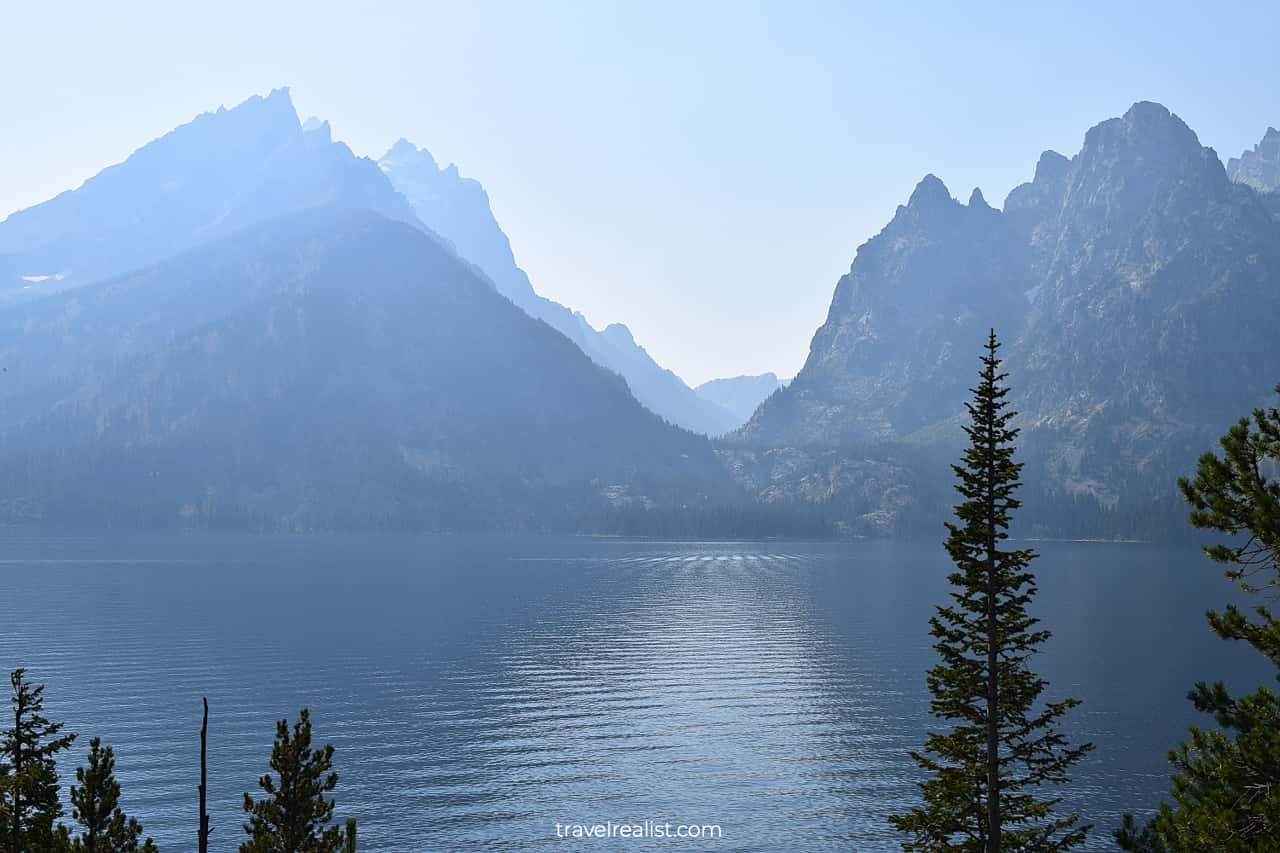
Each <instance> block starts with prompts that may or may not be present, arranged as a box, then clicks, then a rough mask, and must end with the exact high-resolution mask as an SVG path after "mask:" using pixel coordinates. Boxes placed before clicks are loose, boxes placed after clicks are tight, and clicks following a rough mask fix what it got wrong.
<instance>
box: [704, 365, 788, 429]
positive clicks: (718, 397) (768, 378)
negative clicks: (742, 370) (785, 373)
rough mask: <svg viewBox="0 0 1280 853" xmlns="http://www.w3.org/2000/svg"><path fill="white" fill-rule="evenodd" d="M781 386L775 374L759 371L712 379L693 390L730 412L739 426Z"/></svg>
mask: <svg viewBox="0 0 1280 853" xmlns="http://www.w3.org/2000/svg"><path fill="white" fill-rule="evenodd" d="M781 387H782V383H781V382H779V381H778V377H777V376H775V375H774V374H772V373H761V374H758V375H756V376H731V377H727V378H724V379H712V380H710V381H709V382H703V383H702V384H701V385H699V386H698V387H697V388H695V389H693V390H694V391H695V392H697V394H698V396H699V397H701V398H702V399H704V400H709V401H710V402H712V403H715V404H716V405H717V406H720V407H721V408H722V409H725V410H726V411H728V412H731V413H732V414H733V415H734V417H736V418H737V419H738V426H741V425H742V424H744V423H746V422H747V420H748V419H750V417H751V415H752V414H753V413H754V412H755V410H756V407H757V406H759V405H760V404H761V403H762V402H764V400H765V399H766V398H767V397H768V396H769V395H770V394H772V393H773V392H774V391H777V390H778V389H779V388H781Z"/></svg>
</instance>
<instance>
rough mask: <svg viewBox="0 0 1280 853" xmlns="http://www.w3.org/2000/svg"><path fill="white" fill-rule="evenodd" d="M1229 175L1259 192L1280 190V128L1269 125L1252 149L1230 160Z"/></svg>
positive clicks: (1228, 162) (1228, 164)
mask: <svg viewBox="0 0 1280 853" xmlns="http://www.w3.org/2000/svg"><path fill="white" fill-rule="evenodd" d="M1227 177H1229V178H1231V180H1233V181H1235V182H1236V183H1238V184H1244V185H1246V186H1250V187H1253V188H1254V189H1255V190H1258V191H1259V192H1275V191H1276V190H1280V130H1276V129H1275V128H1274V127H1268V128H1267V132H1266V134H1265V135H1264V136H1263V137H1262V141H1261V142H1259V143H1258V144H1257V145H1255V146H1253V150H1252V151H1245V152H1244V153H1243V154H1241V155H1240V156H1239V157H1232V158H1231V159H1230V160H1228V161H1227Z"/></svg>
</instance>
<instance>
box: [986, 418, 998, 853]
mask: <svg viewBox="0 0 1280 853" xmlns="http://www.w3.org/2000/svg"><path fill="white" fill-rule="evenodd" d="M988 438H989V440H988V450H987V452H988V454H989V456H988V459H989V460H990V461H989V462H988V463H987V464H988V482H987V488H988V489H990V490H991V491H990V492H989V493H988V495H989V497H988V498H987V535H988V537H989V538H988V539H987V853H1000V740H999V713H1000V679H999V674H998V672H997V670H996V666H997V664H998V661H997V657H996V651H997V649H996V641H997V639H998V637H999V634H998V626H997V624H996V508H995V479H996V472H995V451H996V440H995V432H994V430H993V429H990V428H989V429H988Z"/></svg>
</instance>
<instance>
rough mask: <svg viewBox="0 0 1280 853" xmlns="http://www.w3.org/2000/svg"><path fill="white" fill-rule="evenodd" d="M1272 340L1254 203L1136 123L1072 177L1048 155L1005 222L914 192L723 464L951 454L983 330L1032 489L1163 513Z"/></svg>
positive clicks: (1268, 241) (1272, 279)
mask: <svg viewBox="0 0 1280 853" xmlns="http://www.w3.org/2000/svg"><path fill="white" fill-rule="evenodd" d="M1277 322H1280V228H1277V220H1276V219H1275V218H1274V217H1273V215H1272V213H1271V211H1270V210H1269V209H1268V206H1267V204H1266V203H1265V201H1264V200H1263V198H1261V197H1260V195H1259V194H1258V193H1257V192H1255V191H1254V190H1253V189H1250V188H1248V187H1245V186H1241V185H1238V184H1235V183H1232V182H1231V181H1230V180H1228V177H1227V171H1226V169H1224V167H1223V166H1222V164H1221V162H1220V161H1219V160H1218V158H1217V156H1216V155H1215V154H1214V152H1213V151H1212V150H1211V149H1208V148H1205V147H1203V146H1201V145H1200V143H1199V140H1198V139H1197V138H1196V135H1195V134H1194V132H1192V131H1191V129H1190V128H1188V127H1187V126H1186V125H1185V124H1184V123H1183V122H1182V121H1181V120H1180V119H1179V118H1178V117H1177V116H1174V115H1172V114H1170V113H1169V111H1168V110H1166V109H1165V108H1164V107H1162V106H1160V105H1158V104H1153V103H1139V104H1135V105H1134V106H1133V108H1131V109H1130V110H1129V111H1128V112H1127V113H1125V115H1124V116H1122V117H1120V118H1115V119H1111V120H1108V121H1105V122H1103V123H1102V124H1099V125H1098V126H1096V127H1094V128H1093V129H1092V130H1090V131H1089V132H1088V134H1087V135H1086V137H1085V140H1084V144H1083V146H1082V148H1081V150H1080V152H1079V153H1078V154H1077V155H1076V156H1075V157H1073V158H1071V159H1070V160H1068V159H1067V158H1065V157H1062V156H1061V155H1058V154H1055V153H1053V152H1046V153H1045V154H1044V155H1043V156H1042V157H1041V158H1040V162H1039V164H1038V166H1037V168H1036V174H1035V177H1034V179H1033V180H1032V181H1030V182H1029V183H1027V184H1024V185H1022V186H1020V187H1018V188H1016V189H1015V190H1013V191H1012V192H1011V193H1010V194H1009V197H1008V198H1007V199H1006V201H1005V204H1004V206H1003V210H1002V211H995V210H992V209H990V208H988V207H987V206H986V205H985V204H983V203H982V202H981V199H980V198H976V199H974V200H972V201H971V202H970V204H969V205H967V206H966V205H960V204H959V203H957V202H955V201H954V200H952V199H951V198H950V197H949V196H948V195H947V193H946V192H945V190H944V189H943V188H942V185H941V183H940V182H938V181H937V180H936V179H934V178H932V177H929V178H926V179H925V180H924V181H922V182H921V184H920V186H919V187H917V189H916V191H915V193H913V194H912V197H911V200H910V201H909V203H908V204H907V205H906V206H905V207H902V208H899V209H898V212H897V214H896V215H895V217H894V219H893V220H892V221H891V222H890V224H889V225H888V226H887V227H886V228H885V230H884V231H883V232H881V233H880V234H879V235H877V236H876V237H874V238H873V239H872V240H870V241H868V243H867V244H865V245H864V246H862V247H861V248H860V249H859V250H858V254H857V257H856V258H855V260H854V263H853V267H852V269H851V271H850V273H849V275H847V276H845V277H844V278H843V279H841V281H840V283H839V284H838V285H837V287H836V293H835V297H834V299H833V300H832V306H831V311H830V314H829V316H828V319H827V322H826V323H825V324H824V325H823V327H822V328H821V329H819V331H818V333H817V335H815V337H814V340H813V344H812V347H811V350H810V354H809V358H808V360H807V362H806V364H805V367H804V369H803V370H802V371H801V373H800V375H799V376H797V377H796V379H795V381H794V382H793V383H792V384H791V386H790V387H788V388H787V389H785V390H784V391H783V392H780V393H779V394H777V395H775V396H774V397H773V398H771V399H770V400H769V401H768V402H767V403H766V404H765V405H764V406H762V407H761V409H760V410H759V411H758V412H757V413H756V415H755V417H753V418H752V420H751V421H750V422H749V423H748V424H747V425H746V426H745V427H744V428H743V429H742V430H741V431H740V432H739V433H737V434H735V435H734V436H733V443H732V444H731V446H733V445H737V446H738V447H749V448H753V449H754V450H755V451H756V452H757V453H758V452H760V450H761V449H762V448H770V449H772V450H773V452H775V453H776V452H777V449H778V448H794V449H800V448H805V449H809V450H810V451H812V449H814V448H820V447H824V446H825V447H831V446H839V447H844V448H863V449H865V448H867V447H871V446H872V445H874V444H875V443H880V444H882V445H883V444H885V443H902V442H906V443H914V444H916V445H918V446H934V447H936V446H939V445H945V444H947V443H953V444H954V443H958V442H959V441H960V439H961V436H960V434H959V431H958V422H959V420H960V419H961V417H962V414H963V402H964V399H965V398H966V396H967V391H966V389H967V388H968V387H969V386H970V384H971V380H972V377H973V375H974V371H975V370H976V364H977V362H976V356H977V353H978V351H979V348H980V346H981V341H982V336H983V333H984V332H985V330H986V329H987V328H988V327H991V326H993V327H995V328H996V329H997V331H998V332H999V333H1000V335H1001V337H1002V339H1003V340H1004V341H1005V342H1006V344H1007V347H1006V349H1005V350H1004V353H1005V355H1006V357H1007V369H1008V372H1009V374H1010V381H1011V383H1012V386H1013V389H1014V396H1013V401H1014V404H1015V406H1016V407H1017V408H1018V410H1019V411H1020V412H1021V413H1022V415H1021V418H1020V426H1021V427H1022V428H1023V430H1024V434H1023V439H1022V441H1023V457H1024V459H1026V460H1027V461H1028V467H1027V471H1026V476H1027V479H1028V481H1029V482H1030V483H1031V485H1032V488H1033V489H1034V490H1035V491H1036V492H1037V493H1039V494H1044V495H1058V496H1067V497H1074V496H1085V497H1087V498H1088V499H1089V500H1091V501H1096V502H1097V503H1098V504H1099V505H1102V506H1107V507H1117V506H1121V505H1123V504H1125V502H1126V501H1127V502H1128V503H1129V504H1130V505H1132V504H1134V503H1135V502H1140V501H1142V500H1146V499H1149V498H1151V497H1152V496H1153V495H1157V494H1164V493H1167V492H1169V491H1170V490H1171V488H1172V482H1173V478H1174V477H1175V476H1176V475H1177V474H1178V473H1181V472H1182V471H1184V470H1185V469H1186V466H1187V465H1189V464H1191V463H1192V461H1193V460H1194V458H1195V456H1196V455H1197V454H1198V453H1199V452H1201V451H1202V450H1204V449H1206V448H1207V447H1208V446H1209V445H1210V443H1211V442H1212V440H1213V437H1214V436H1216V435H1218V434H1220V433H1221V432H1222V431H1223V430H1224V429H1225V428H1226V426H1227V425H1228V424H1229V423H1230V422H1231V421H1232V420H1233V419H1234V418H1236V417H1237V416H1239V415H1240V414H1242V413H1244V412H1246V411H1248V410H1249V409H1250V408H1251V407H1252V406H1254V405H1256V404H1258V403H1259V402H1261V401H1263V400H1265V399H1266V397H1267V396H1268V395H1269V392H1270V389H1271V387H1272V386H1273V385H1274V384H1275V383H1276V381H1277V379H1280V376H1277V374H1276V368H1275V366H1276V365H1277V364H1280V339H1277V338H1276V336H1275V335H1274V329H1275V328H1276V327H1277ZM852 452H853V451H850V453H852ZM857 452H858V453H863V452H864V450H861V449H860V450H858V451H857ZM867 452H871V451H867ZM871 455H872V456H873V457H874V456H875V452H871ZM821 473H822V471H821V470H819V469H813V468H809V469H804V468H803V466H801V467H800V468H799V469H797V470H796V471H793V472H791V473H789V474H783V475H781V476H779V477H777V478H776V479H775V480H774V481H773V486H774V488H775V489H783V490H789V493H791V494H793V495H800V494H802V493H803V489H802V488H800V487H799V486H798V485H796V484H797V483H800V482H801V481H803V480H804V478H805V477H808V478H810V479H811V480H812V478H813V477H815V476H817V475H819V474H821ZM936 476H937V478H945V477H946V476H947V473H946V471H945V468H940V470H939V471H937V472H936Z"/></svg>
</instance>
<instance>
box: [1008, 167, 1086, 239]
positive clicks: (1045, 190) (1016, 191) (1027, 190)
mask: <svg viewBox="0 0 1280 853" xmlns="http://www.w3.org/2000/svg"><path fill="white" fill-rule="evenodd" d="M1070 174H1071V160H1069V159H1067V158H1066V157H1064V156H1062V155H1061V154H1059V153H1058V152H1057V151H1045V152H1044V153H1042V154H1041V155H1040V159H1039V160H1038V161H1037V162H1036V173H1035V177H1034V178H1033V179H1031V180H1030V181H1028V182H1027V183H1025V184H1019V185H1018V186H1016V187H1014V188H1013V189H1012V190H1010V191H1009V195H1007V196H1006V197H1005V200H1004V212H1005V216H1006V217H1007V218H1008V220H1009V223H1010V225H1011V226H1012V227H1013V228H1014V229H1015V230H1017V231H1018V232H1019V233H1021V234H1022V235H1024V237H1027V238H1029V239H1031V240H1032V242H1036V240H1037V239H1041V238H1042V237H1043V234H1042V232H1043V230H1044V229H1045V227H1046V226H1047V225H1048V224H1049V223H1050V222H1051V221H1053V219H1054V218H1056V216H1057V214H1058V211H1059V210H1060V209H1061V208H1062V200H1063V196H1064V195H1065V194H1066V190H1067V179H1068V177H1069V176H1070Z"/></svg>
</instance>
